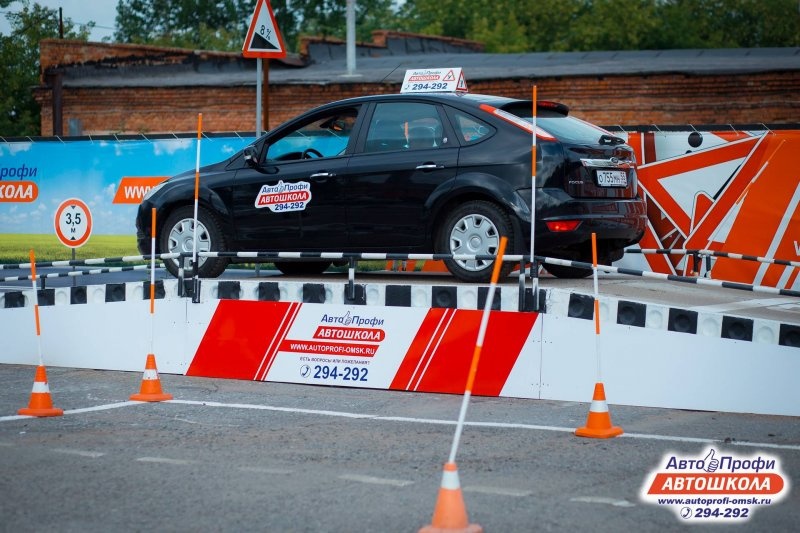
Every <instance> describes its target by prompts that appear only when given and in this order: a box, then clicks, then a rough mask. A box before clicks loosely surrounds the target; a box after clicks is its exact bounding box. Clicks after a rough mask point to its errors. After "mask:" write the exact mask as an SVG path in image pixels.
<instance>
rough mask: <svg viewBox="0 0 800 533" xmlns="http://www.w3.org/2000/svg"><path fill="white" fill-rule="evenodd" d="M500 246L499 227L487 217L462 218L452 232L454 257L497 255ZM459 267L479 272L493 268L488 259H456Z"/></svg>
mask: <svg viewBox="0 0 800 533" xmlns="http://www.w3.org/2000/svg"><path fill="white" fill-rule="evenodd" d="M499 245H500V233H499V232H498V231H497V226H495V225H494V223H493V222H492V221H491V220H490V219H489V218H487V217H485V216H483V215H479V214H470V215H466V216H464V217H462V218H461V219H460V220H459V221H458V222H456V224H455V225H454V226H453V229H452V231H451V232H450V253H452V254H454V255H461V254H463V255H495V254H496V253H497V249H498V247H499ZM455 262H456V264H457V265H458V266H460V267H461V268H463V269H464V270H468V271H470V272H479V271H481V270H485V269H487V268H489V267H490V266H492V263H493V260H488V259H455Z"/></svg>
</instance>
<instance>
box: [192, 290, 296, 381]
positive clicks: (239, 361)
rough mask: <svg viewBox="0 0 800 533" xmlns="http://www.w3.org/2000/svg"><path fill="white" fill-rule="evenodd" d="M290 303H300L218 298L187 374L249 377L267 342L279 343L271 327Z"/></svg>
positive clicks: (283, 313) (256, 365) (283, 314)
mask: <svg viewBox="0 0 800 533" xmlns="http://www.w3.org/2000/svg"><path fill="white" fill-rule="evenodd" d="M293 306H299V304H296V303H295V304H293V303H290V302H258V301H237V300H220V301H219V304H218V305H217V309H216V311H215V312H214V316H213V317H212V318H211V322H210V323H209V324H208V328H206V332H205V334H204V335H203V339H202V341H201V342H200V345H199V346H198V347H197V352H196V353H195V355H194V358H193V359H192V363H191V364H190V365H189V369H188V370H187V371H186V375H187V376H203V377H218V378H232V379H248V380H252V379H253V376H255V375H256V372H257V371H258V370H259V368H260V366H261V365H262V364H263V363H264V359H265V354H267V350H268V349H269V348H270V345H272V344H274V345H275V347H276V348H277V345H278V344H279V342H274V336H273V335H272V334H270V333H271V332H272V331H275V334H277V333H278V332H279V330H273V329H272V328H275V327H276V326H277V325H278V324H281V323H282V322H283V321H284V318H285V317H286V315H287V314H288V313H289V311H290V309H291V308H292V307H293ZM283 334H284V335H285V334H286V331H285V329H284V330H283ZM273 355H274V354H273Z"/></svg>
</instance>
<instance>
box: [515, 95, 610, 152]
mask: <svg viewBox="0 0 800 533" xmlns="http://www.w3.org/2000/svg"><path fill="white" fill-rule="evenodd" d="M503 110H504V111H508V112H509V113H513V114H514V115H516V116H518V117H520V118H522V119H525V120H527V121H528V122H533V119H532V113H531V106H530V103H528V104H527V105H513V106H504V107H503ZM536 126H538V127H539V128H542V129H543V130H545V131H547V133H549V134H551V135H553V136H555V137H556V138H558V139H560V140H562V141H569V142H577V143H591V144H596V143H599V142H600V137H601V136H602V135H609V133H608V132H607V131H605V130H604V129H602V128H600V127H598V126H595V125H594V124H591V123H589V122H586V121H583V120H581V119H579V118H575V117H570V116H567V115H564V114H562V113H559V112H558V111H554V110H548V109H541V108H540V109H538V110H537V113H536Z"/></svg>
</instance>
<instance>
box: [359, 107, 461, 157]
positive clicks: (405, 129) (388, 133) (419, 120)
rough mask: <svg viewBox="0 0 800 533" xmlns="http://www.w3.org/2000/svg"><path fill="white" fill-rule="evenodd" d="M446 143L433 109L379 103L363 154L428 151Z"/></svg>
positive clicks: (440, 122) (439, 121) (437, 116)
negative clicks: (392, 151)
mask: <svg viewBox="0 0 800 533" xmlns="http://www.w3.org/2000/svg"><path fill="white" fill-rule="evenodd" d="M446 143H447V137H445V136H444V128H443V126H442V121H441V119H440V118H439V113H438V111H437V109H436V106H433V105H430V104H423V103H417V102H398V103H381V104H378V105H377V106H375V112H374V113H373V115H372V120H370V123H369V130H368V131H367V141H366V145H365V146H364V151H365V152H385V151H391V150H427V149H432V148H438V147H440V146H443V145H445V144H446Z"/></svg>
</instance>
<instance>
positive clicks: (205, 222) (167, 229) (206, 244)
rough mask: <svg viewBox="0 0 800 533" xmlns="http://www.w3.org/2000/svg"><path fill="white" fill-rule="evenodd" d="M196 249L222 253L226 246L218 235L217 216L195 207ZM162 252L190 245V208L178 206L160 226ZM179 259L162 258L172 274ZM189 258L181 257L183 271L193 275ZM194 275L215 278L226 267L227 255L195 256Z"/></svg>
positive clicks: (191, 222) (189, 248) (222, 238)
mask: <svg viewBox="0 0 800 533" xmlns="http://www.w3.org/2000/svg"><path fill="white" fill-rule="evenodd" d="M197 228H198V229H199V232H198V234H197V251H199V252H210V251H215V252H225V251H227V246H226V243H225V237H224V236H223V234H222V228H221V226H220V222H219V219H218V218H217V216H216V215H214V214H213V213H212V212H211V211H209V210H207V209H205V208H203V207H198V208H197ZM159 243H160V250H161V251H162V253H176V252H188V253H191V252H192V249H193V247H194V207H193V206H190V205H185V206H183V207H179V208H178V209H176V210H175V211H173V212H172V213H170V215H169V216H168V217H167V220H166V222H164V225H163V226H162V228H161V235H160V239H159ZM178 261H179V259H166V260H165V261H164V266H165V267H166V269H167V270H168V271H169V273H170V274H172V275H173V276H176V277H177V276H178ZM191 261H192V258H191V257H186V258H183V265H184V274H185V275H187V276H191V275H193V272H192V271H191ZM198 263H199V270H198V275H199V276H200V277H201V278H216V277H218V276H219V275H220V274H222V273H223V272H224V271H225V268H226V267H227V266H228V263H229V259H227V258H211V257H200V258H198Z"/></svg>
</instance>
